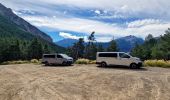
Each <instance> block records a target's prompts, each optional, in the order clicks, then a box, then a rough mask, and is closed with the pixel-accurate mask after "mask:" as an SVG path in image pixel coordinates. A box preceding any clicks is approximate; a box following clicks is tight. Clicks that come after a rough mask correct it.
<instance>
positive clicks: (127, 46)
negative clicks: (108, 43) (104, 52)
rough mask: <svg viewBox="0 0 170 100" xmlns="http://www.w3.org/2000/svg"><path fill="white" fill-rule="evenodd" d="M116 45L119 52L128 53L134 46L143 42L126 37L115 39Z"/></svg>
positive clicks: (132, 37) (133, 37) (136, 38)
mask: <svg viewBox="0 0 170 100" xmlns="http://www.w3.org/2000/svg"><path fill="white" fill-rule="evenodd" d="M116 43H117V45H118V48H119V49H120V51H124V52H129V51H130V50H131V49H132V48H134V47H135V45H136V44H143V43H144V40H143V39H142V38H138V37H135V36H132V35H130V36H126V37H122V38H119V39H116Z"/></svg>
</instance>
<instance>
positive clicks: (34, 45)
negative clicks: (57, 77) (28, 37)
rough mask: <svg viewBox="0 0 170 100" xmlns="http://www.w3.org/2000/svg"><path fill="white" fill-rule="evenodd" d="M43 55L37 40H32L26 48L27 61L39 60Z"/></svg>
mask: <svg viewBox="0 0 170 100" xmlns="http://www.w3.org/2000/svg"><path fill="white" fill-rule="evenodd" d="M42 54H43V48H42V44H41V43H40V42H39V41H38V39H37V38H35V39H33V40H32V42H31V43H30V45H29V46H28V57H29V59H40V58H41V57H42Z"/></svg>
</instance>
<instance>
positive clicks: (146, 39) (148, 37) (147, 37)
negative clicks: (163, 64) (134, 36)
mask: <svg viewBox="0 0 170 100" xmlns="http://www.w3.org/2000/svg"><path fill="white" fill-rule="evenodd" d="M150 39H153V36H152V34H148V36H146V37H145V41H149V40H150Z"/></svg>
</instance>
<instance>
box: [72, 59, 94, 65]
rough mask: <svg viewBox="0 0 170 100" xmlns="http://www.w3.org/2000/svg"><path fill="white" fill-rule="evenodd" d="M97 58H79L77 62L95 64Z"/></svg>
mask: <svg viewBox="0 0 170 100" xmlns="http://www.w3.org/2000/svg"><path fill="white" fill-rule="evenodd" d="M95 63H96V61H95V60H89V59H78V60H76V62H75V64H95Z"/></svg>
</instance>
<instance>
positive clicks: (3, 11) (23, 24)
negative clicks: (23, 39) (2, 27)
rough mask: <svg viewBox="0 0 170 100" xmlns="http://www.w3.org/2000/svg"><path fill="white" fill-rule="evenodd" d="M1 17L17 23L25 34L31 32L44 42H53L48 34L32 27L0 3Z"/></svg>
mask: <svg viewBox="0 0 170 100" xmlns="http://www.w3.org/2000/svg"><path fill="white" fill-rule="evenodd" d="M0 15H1V17H4V18H6V19H8V20H10V21H12V22H13V23H15V24H16V25H17V26H18V28H20V29H21V30H23V31H25V32H29V33H31V34H32V35H34V36H37V37H40V38H42V39H44V40H47V41H49V42H52V39H51V37H49V36H48V35H47V34H45V33H43V32H41V31H40V30H39V29H37V28H36V27H35V26H32V25H31V24H30V23H28V22H27V21H25V20H24V19H22V18H20V17H18V16H17V15H16V14H14V13H13V12H12V10H11V9H10V8H6V7H5V6H3V5H2V4H1V3H0Z"/></svg>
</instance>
